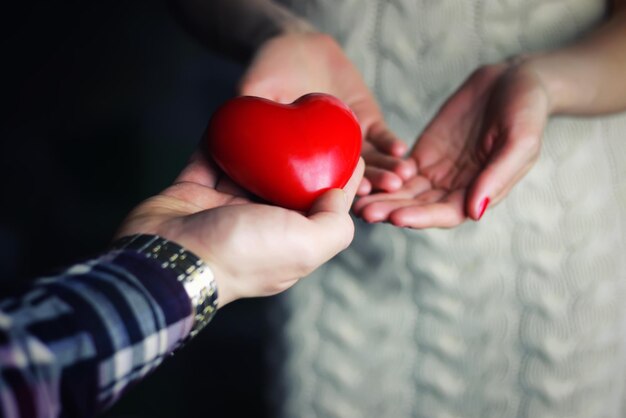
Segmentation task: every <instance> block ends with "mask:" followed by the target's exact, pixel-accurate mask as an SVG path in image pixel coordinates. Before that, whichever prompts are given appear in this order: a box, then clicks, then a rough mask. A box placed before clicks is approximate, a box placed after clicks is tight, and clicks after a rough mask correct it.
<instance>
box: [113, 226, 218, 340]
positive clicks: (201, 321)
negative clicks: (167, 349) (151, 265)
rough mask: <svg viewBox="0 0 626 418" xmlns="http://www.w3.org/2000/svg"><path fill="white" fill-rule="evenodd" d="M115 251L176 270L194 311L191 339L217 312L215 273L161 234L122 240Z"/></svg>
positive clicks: (139, 235)
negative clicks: (135, 254) (137, 256)
mask: <svg viewBox="0 0 626 418" xmlns="http://www.w3.org/2000/svg"><path fill="white" fill-rule="evenodd" d="M113 249H119V250H133V251H136V252H137V253H139V254H143V255H145V256H146V258H149V259H153V260H156V261H158V262H160V264H161V268H163V269H168V270H173V271H174V272H175V273H176V278H177V279H178V282H179V283H181V284H182V285H183V287H184V288H185V291H186V292H187V295H188V296H189V300H190V301H191V304H192V307H193V310H194V323H193V327H192V329H191V332H190V334H189V337H190V338H191V337H194V336H195V335H196V334H197V333H198V332H200V330H202V329H203V328H204V327H205V326H206V325H207V324H208V323H209V322H210V321H211V319H212V318H213V316H214V315H215V312H216V311H217V287H216V285H215V279H214V277H213V272H212V271H211V269H210V268H209V266H207V265H206V264H205V263H204V261H202V260H201V259H200V258H199V257H198V256H196V255H195V254H193V253H192V252H190V251H187V250H186V249H185V248H183V247H181V246H180V245H178V244H176V243H175V242H172V241H168V240H167V239H165V238H162V237H160V236H158V235H146V234H137V235H130V236H126V237H123V238H120V239H119V240H117V241H116V242H114V243H113Z"/></svg>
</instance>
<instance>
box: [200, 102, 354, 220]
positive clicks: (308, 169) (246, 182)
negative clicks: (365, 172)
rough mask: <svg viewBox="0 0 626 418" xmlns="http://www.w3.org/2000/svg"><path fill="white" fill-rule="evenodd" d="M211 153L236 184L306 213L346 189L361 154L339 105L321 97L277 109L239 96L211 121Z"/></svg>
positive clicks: (346, 112)
mask: <svg viewBox="0 0 626 418" xmlns="http://www.w3.org/2000/svg"><path fill="white" fill-rule="evenodd" d="M207 141H208V147H209V152H210V154H211V155H212V156H213V158H214V160H215V162H216V163H217V164H218V165H219V166H220V168H222V170H224V172H225V173H226V174H228V176H230V178H232V179H233V180H234V181H235V182H236V183H237V184H239V185H240V186H242V187H243V188H245V189H247V190H249V191H250V192H252V193H254V194H256V195H258V196H260V197H261V198H263V199H265V200H268V201H270V202H272V203H275V204H277V205H280V206H283V207H286V208H290V209H296V210H302V211H306V210H308V209H309V208H310V206H311V204H312V203H313V201H314V200H315V199H316V198H317V197H318V196H319V195H320V194H321V193H323V192H324V191H326V190H328V189H331V188H341V187H343V186H345V185H346V183H347V182H348V180H349V179H350V176H351V175H352V172H353V171H354V169H355V167H356V165H357V162H358V160H359V155H360V153H361V129H360V127H359V123H358V121H357V119H356V117H355V116H354V113H352V111H351V110H350V108H349V107H347V106H346V105H345V104H343V103H342V102H341V101H340V100H339V99H337V98H335V97H333V96H330V95H327V94H321V93H312V94H307V95H305V96H302V97H300V98H299V99H298V100H296V101H295V102H293V103H291V104H287V105H285V104H280V103H276V102H273V101H271V100H267V99H262V98H259V97H251V96H243V97H238V98H235V99H232V100H229V101H228V102H226V103H225V104H224V105H223V106H222V107H220V108H219V109H218V110H217V112H216V113H215V114H214V115H213V117H212V118H211V122H210V123H209V128H208V130H207Z"/></svg>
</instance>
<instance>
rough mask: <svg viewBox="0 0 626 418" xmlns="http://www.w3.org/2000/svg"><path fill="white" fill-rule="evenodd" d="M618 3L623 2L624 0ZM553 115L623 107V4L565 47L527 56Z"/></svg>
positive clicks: (625, 100) (625, 63)
mask: <svg viewBox="0 0 626 418" xmlns="http://www.w3.org/2000/svg"><path fill="white" fill-rule="evenodd" d="M621 3H624V2H623V1H622V2H621ZM522 65H524V66H526V67H527V68H528V69H530V70H531V71H534V72H535V73H536V74H537V75H538V76H539V78H540V80H541V81H542V83H543V85H544V87H545V88H546V90H547V93H548V96H549V97H550V99H551V109H552V113H553V114H571V115H596V114H605V113H614V112H620V111H623V110H626V7H623V6H622V5H621V4H620V5H619V6H616V7H615V9H614V13H613V15H612V16H611V17H610V18H609V19H608V20H607V22H605V23H604V24H603V25H602V26H601V27H599V28H598V29H597V30H595V31H594V32H593V33H591V34H589V35H588V36H586V37H585V38H583V39H581V40H580V41H579V42H577V43H575V44H573V45H570V46H568V47H566V48H563V49H560V50H555V51H550V52H546V53H539V54H535V55H531V56H529V57H528V58H527V59H526V60H524V63H523V64H522Z"/></svg>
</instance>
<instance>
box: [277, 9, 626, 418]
mask: <svg viewBox="0 0 626 418" xmlns="http://www.w3.org/2000/svg"><path fill="white" fill-rule="evenodd" d="M291 3H293V4H291V5H290V7H292V8H293V9H294V10H295V11H296V12H297V13H299V14H301V15H302V16H304V17H306V18H308V19H309V20H310V21H312V22H313V23H314V24H316V25H317V26H318V27H319V28H320V29H321V30H323V31H326V32H329V33H331V34H333V35H334V36H335V37H336V38H337V39H338V40H339V41H340V42H341V43H342V44H343V45H344V47H345V49H346V52H347V53H348V55H349V56H350V57H351V58H352V59H353V60H354V62H355V63H356V64H357V65H358V67H359V68H360V69H361V70H362V72H363V74H364V76H365V79H366V81H367V82H368V84H369V85H370V86H371V87H372V89H373V90H374V92H375V94H376V96H377V98H378V100H379V101H380V103H381V105H382V108H383V110H384V112H385V116H386V118H387V120H388V122H389V123H390V125H391V127H392V128H393V129H394V131H395V132H397V133H398V134H399V135H400V136H401V137H402V138H405V139H406V140H407V142H408V143H412V142H413V138H415V137H416V136H417V135H418V134H419V132H420V131H421V130H422V129H423V128H424V126H425V125H426V124H427V123H428V121H429V120H430V119H431V118H432V117H433V115H434V114H435V112H436V111H437V109H438V108H439V106H440V105H441V104H442V102H443V101H444V100H445V99H446V98H447V97H449V95H450V94H451V93H452V92H453V91H454V90H455V89H456V88H457V87H458V86H459V85H460V84H461V83H462V81H463V80H464V79H465V78H466V77H467V76H468V75H469V74H470V73H471V72H472V71H473V70H474V69H475V68H477V67H478V66H480V65H482V64H486V63H489V62H495V61H499V60H502V59H505V58H507V57H509V56H511V55H514V54H517V53H520V52H528V51H533V50H538V49H544V48H551V47H557V46H560V45H563V44H566V43H568V42H571V41H573V40H575V39H577V38H578V37H580V36H581V35H582V34H584V33H585V32H587V31H589V30H592V29H593V28H594V27H595V26H597V25H598V24H599V22H601V20H602V19H603V18H604V17H605V14H606V4H605V2H604V1H599V0H526V1H522V0H482V1H480V0H471V1H468V0H440V1H429V0H387V1H382V0H380V1H373V0H367V1H366V0H298V1H295V0H294V1H292V2H291ZM625 159H626V116H625V115H616V116H612V117H604V118H593V119H583V118H565V117H561V118H555V119H553V120H552V121H551V123H550V124H549V126H548V128H547V131H546V134H545V138H544V145H543V150H542V155H541V158H540V160H539V161H538V163H537V164H536V166H535V167H534V168H533V170H532V171H531V172H530V173H529V174H528V175H527V176H526V177H525V178H524V179H523V180H522V181H521V183H520V184H519V185H518V186H517V187H516V188H515V189H514V190H513V191H512V192H511V194H510V195H509V197H508V198H507V199H506V200H505V201H503V202H502V203H501V204H500V205H498V206H497V207H495V208H493V209H491V210H489V211H488V212H487V214H486V216H485V218H484V220H482V221H481V222H480V223H472V222H468V223H466V224H464V225H463V226H461V227H459V228H455V229H452V230H428V231H419V232H418V231H411V230H405V229H399V228H394V227H391V226H388V225H373V226H372V225H366V224H363V223H360V222H357V224H358V228H357V234H356V238H355V242H354V243H353V245H352V246H351V247H350V249H349V250H347V251H345V252H344V253H342V254H341V255H340V256H338V257H336V258H335V259H334V260H333V261H332V262H331V263H329V264H328V265H327V266H326V267H324V268H322V269H321V270H320V271H318V272H317V273H316V274H314V275H313V277H311V278H309V279H306V280H304V281H302V282H301V283H300V284H298V285H297V286H296V287H295V288H294V289H292V290H291V291H290V292H288V293H287V294H286V295H284V297H283V298H282V302H283V303H282V305H281V306H280V309H277V311H276V312H274V316H273V319H274V322H275V324H276V325H277V329H278V330H279V332H278V333H277V338H276V345H275V347H274V349H272V350H271V352H272V353H273V356H272V358H271V361H272V364H273V365H274V366H273V367H274V370H279V371H280V373H279V377H280V379H279V380H280V381H279V382H276V385H274V386H273V394H274V400H275V405H276V408H277V415H276V416H284V417H342V418H351V417H355V418H356V417H399V418H400V417H427V418H448V417H476V418H487V417H498V418H500V417H520V418H521V417H524V418H526V417H529V418H531V417H532V418H541V417H554V418H556V417H562V418H566V417H567V418H576V417H581V418H593V417H615V418H621V417H625V416H626V407H625V405H624V397H625V396H626V388H625V384H626V373H625V370H626V369H625V360H626V317H625V313H626V312H625V308H626V304H625V303H624V300H625V296H626V286H625V278H624V275H625V271H626V269H625V268H624V267H625V266H624V260H625V259H626V251H624V250H625V248H624V242H623V237H624V236H625V233H626V231H625V230H624V219H625V214H626V211H625V208H626V161H625ZM280 347H282V348H280Z"/></svg>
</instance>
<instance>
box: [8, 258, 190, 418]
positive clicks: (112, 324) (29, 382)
mask: <svg viewBox="0 0 626 418" xmlns="http://www.w3.org/2000/svg"><path fill="white" fill-rule="evenodd" d="M180 280H181V279H180V272H177V271H175V270H174V269H173V268H164V267H163V262H162V261H158V260H155V259H148V258H147V257H146V255H143V254H140V253H138V252H136V250H133V249H124V250H121V251H116V252H112V253H109V254H107V255H105V256H103V257H101V258H99V259H96V260H92V261H90V262H86V263H82V264H78V265H76V266H74V267H72V268H70V269H68V270H67V271H66V272H64V273H62V274H60V275H58V276H55V277H51V278H47V279H42V280H39V281H37V282H35V283H34V284H33V285H31V286H30V287H29V288H28V289H25V290H24V291H23V293H21V294H19V295H16V296H14V297H12V298H4V299H2V300H0V337H1V338H0V341H1V342H0V352H1V353H2V356H1V357H0V416H6V417H34V418H40V417H56V416H65V417H74V416H75V417H83V416H93V415H95V414H96V413H97V412H98V411H101V410H102V409H104V408H106V407H108V406H110V405H111V404H112V403H113V402H114V401H116V400H117V399H118V398H119V397H120V396H121V394H123V393H124V392H125V390H126V389H127V388H128V387H129V386H130V385H132V384H133V383H136V382H137V381H138V380H140V379H142V378H143V377H145V376H146V375H147V374H148V373H149V372H150V371H152V370H153V369H155V368H156V367H157V366H158V365H159V364H160V363H161V361H162V360H163V359H164V358H165V357H166V356H167V355H168V354H169V353H171V352H172V351H173V350H174V349H175V348H176V347H178V346H179V344H180V342H181V341H183V340H184V339H185V338H186V337H187V336H188V335H189V333H190V330H191V329H192V326H194V304H193V303H192V302H191V300H190V294H189V293H188V291H187V290H186V286H187V285H183V284H182V283H181V282H180ZM196 313H197V312H196ZM196 318H197V315H196ZM194 328H195V326H194Z"/></svg>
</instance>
